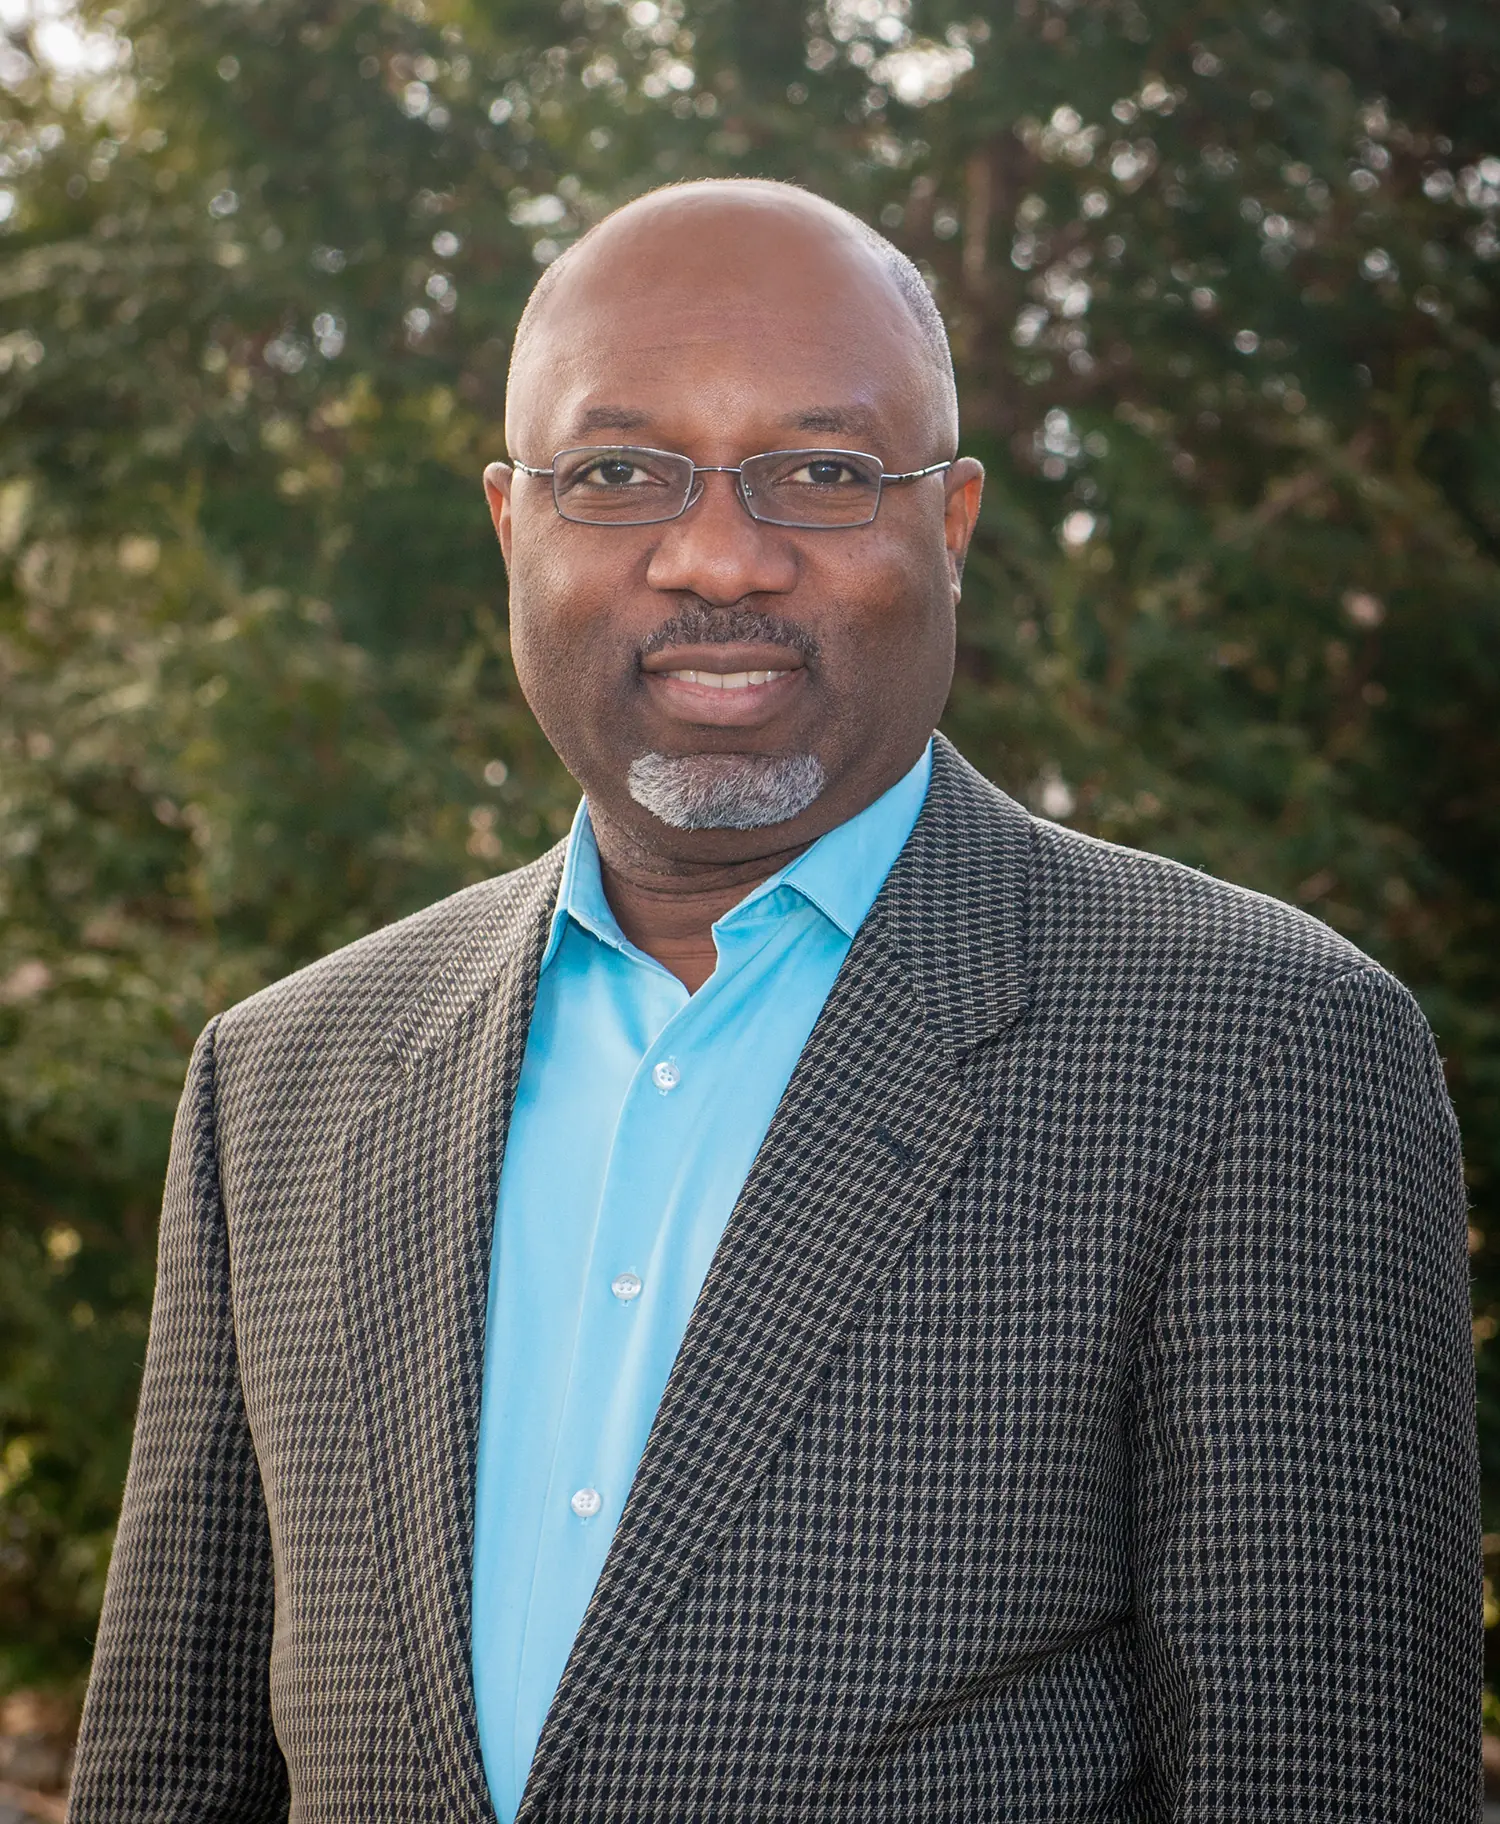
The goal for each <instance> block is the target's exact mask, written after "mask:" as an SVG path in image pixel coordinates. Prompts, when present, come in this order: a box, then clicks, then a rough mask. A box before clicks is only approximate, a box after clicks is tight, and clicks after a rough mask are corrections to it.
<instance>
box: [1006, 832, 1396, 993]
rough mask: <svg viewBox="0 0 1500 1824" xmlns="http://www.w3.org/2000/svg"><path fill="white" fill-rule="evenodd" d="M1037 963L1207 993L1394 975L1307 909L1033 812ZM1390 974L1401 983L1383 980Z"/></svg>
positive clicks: (1281, 989) (1312, 988) (1292, 988)
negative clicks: (1085, 966)
mask: <svg viewBox="0 0 1500 1824" xmlns="http://www.w3.org/2000/svg"><path fill="white" fill-rule="evenodd" d="M1029 815H1030V814H1029V813H1028V816H1029ZM1030 822H1031V825H1032V830H1033V838H1032V853H1033V869H1032V927H1033V935H1034V940H1035V942H1034V949H1033V961H1034V963H1035V964H1036V966H1037V967H1038V968H1040V969H1042V970H1044V971H1050V972H1060V973H1063V974H1066V973H1068V972H1070V971H1072V970H1075V969H1077V968H1078V967H1079V965H1080V964H1081V962H1082V960H1083V957H1084V955H1085V954H1087V955H1088V956H1089V957H1091V958H1092V960H1093V965H1094V968H1095V969H1096V970H1100V971H1102V972H1104V973H1105V974H1106V975H1108V974H1110V973H1115V974H1118V975H1120V976H1121V977H1122V978H1123V977H1128V978H1133V979H1135V980H1137V981H1142V980H1144V981H1147V982H1155V983H1158V984H1160V985H1162V986H1166V985H1168V984H1169V983H1173V982H1176V983H1184V984H1185V983H1186V981H1188V980H1189V979H1192V980H1196V981H1197V982H1198V983H1199V984H1200V986H1201V987H1204V988H1207V989H1209V990H1210V991H1211V990H1212V989H1213V988H1214V987H1215V986H1216V985H1218V986H1222V988H1223V989H1224V991H1225V992H1226V994H1232V993H1244V992H1246V991H1249V992H1250V993H1252V994H1254V992H1255V990H1256V987H1257V986H1259V987H1261V988H1262V989H1264V990H1266V991H1268V992H1270V993H1271V994H1272V995H1273V996H1275V997H1277V998H1279V996H1280V994H1281V993H1285V992H1293V993H1295V992H1297V991H1298V990H1301V991H1303V992H1308V993H1311V992H1316V991H1317V990H1318V989H1319V988H1321V987H1322V986H1325V985H1326V984H1327V983H1329V982H1331V981H1332V980H1334V979H1335V978H1337V977H1339V976H1342V975H1347V974H1350V973H1364V972H1368V973H1370V974H1372V975H1377V976H1382V977H1386V976H1387V972H1386V971H1385V970H1384V969H1383V968H1382V967H1381V966H1380V965H1379V964H1378V963H1376V962H1374V961H1373V960H1372V959H1371V958H1370V957H1368V956H1366V955H1365V953H1364V952H1363V951H1362V950H1360V949H1358V948H1357V947H1356V946H1355V945H1354V944H1352V943H1351V942H1350V941H1349V940H1348V939H1347V938H1346V937H1343V936H1341V935H1340V934H1339V933H1338V932H1336V931H1334V930H1332V929H1331V928H1330V927H1329V926H1328V925H1325V924H1324V923H1323V922H1322V921H1321V920H1320V919H1317V918H1314V917H1313V916H1312V915H1311V914H1310V913H1307V912H1304V911H1302V910H1301V909H1300V908H1298V907H1296V906H1292V905H1288V904H1286V902H1285V901H1283V900H1279V899H1274V898H1272V896H1271V895H1270V894H1267V893H1258V892H1255V891H1253V890H1252V889H1251V888H1249V887H1241V886H1235V885H1234V884H1232V883H1231V882H1229V881H1226V880H1221V879H1219V878H1217V877H1216V876H1214V875H1211V874H1205V873H1203V872H1201V871H1200V870H1198V869H1196V868H1192V867H1188V866H1187V865H1186V864H1184V863H1182V862H1179V861H1173V860H1171V859H1170V858H1169V857H1167V856H1164V855H1157V854H1153V853H1150V852H1148V851H1145V850H1141V849H1131V848H1126V847H1124V846H1123V845H1121V844H1118V843H1112V842H1105V841H1103V840H1102V839H1100V838H1098V837H1094V836H1087V835H1084V834H1083V833H1082V832H1080V831H1077V830H1071V829H1068V828H1066V827H1064V826H1062V825H1059V824H1055V823H1050V822H1048V821H1047V820H1045V819H1044V818H1040V817H1035V816H1031V817H1030ZM1387 979H1392V980H1393V979H1394V978H1387Z"/></svg>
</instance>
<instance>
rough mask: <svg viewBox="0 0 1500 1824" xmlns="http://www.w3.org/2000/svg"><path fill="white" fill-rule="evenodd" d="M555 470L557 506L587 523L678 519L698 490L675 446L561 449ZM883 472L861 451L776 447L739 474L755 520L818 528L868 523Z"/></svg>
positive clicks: (744, 466)
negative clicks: (657, 447) (672, 447)
mask: <svg viewBox="0 0 1500 1824" xmlns="http://www.w3.org/2000/svg"><path fill="white" fill-rule="evenodd" d="M552 469H553V475H552V492H553V497H554V499H555V500H556V502H557V510H558V512H559V513H561V514H562V516H563V518H564V519H573V520H581V521H583V522H584V523H585V524H588V525H601V526H602V525H611V526H644V525H651V524H653V523H655V522H657V521H659V520H665V519H675V518H676V517H677V515H678V514H679V513H681V512H683V511H684V510H685V509H686V507H687V506H688V504H689V502H690V500H691V499H692V498H693V496H694V482H695V477H694V474H693V464H692V461H691V459H690V458H689V457H686V456H682V455H678V454H676V453H675V452H673V451H670V450H647V449H635V448H631V447H628V446H621V447H618V448H610V449H599V448H597V447H596V448H593V449H579V450H561V451H559V452H558V454H557V455H556V456H555V457H554V458H553V461H552ZM880 478H881V468H880V464H879V463H878V462H877V461H876V460H875V459H874V458H873V457H871V456H865V455H861V454H860V453H859V452H857V451H853V450H775V451H771V452H770V453H768V454H766V455H763V456H751V457H749V458H748V459H747V460H746V461H745V462H744V463H742V464H741V465H740V473H739V477H738V480H739V484H740V493H741V497H742V499H743V500H744V502H745V505H746V506H747V507H748V508H749V510H750V513H751V514H752V516H753V517H754V518H756V519H759V520H763V521H765V522H767V523H768V524H770V525H776V526H807V527H816V526H861V525H866V524H868V522H869V521H870V520H872V519H873V518H874V517H875V512H876V509H877V508H878V507H879V505H880ZM698 485H699V486H701V483H699V484H698Z"/></svg>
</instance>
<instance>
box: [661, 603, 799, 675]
mask: <svg viewBox="0 0 1500 1824" xmlns="http://www.w3.org/2000/svg"><path fill="white" fill-rule="evenodd" d="M734 645H746V646H751V645H754V646H787V647H790V648H791V650H792V651H793V652H795V653H797V654H799V655H800V657H801V659H802V661H803V663H804V664H806V665H813V664H816V663H817V659H818V642H817V641H816V640H815V639H814V638H813V636H812V635H811V634H810V633H809V632H808V631H807V629H806V628H805V627H800V626H798V624H797V623H796V622H795V621H788V620H785V619H783V618H782V616H781V615H779V614H761V613H759V612H757V611H756V610H755V609H752V608H732V607H731V608H716V607H714V606H713V605H712V604H711V603H709V602H697V603H695V604H693V605H692V606H691V607H688V608H684V609H683V610H682V612H681V613H680V614H674V615H673V616H672V618H671V620H670V621H663V622H662V624H661V626H660V627H658V628H657V629H656V631H655V632H654V633H651V634H648V635H647V636H646V638H645V640H643V641H642V643H641V648H640V654H639V656H640V657H641V658H643V659H647V658H650V656H651V654H652V653H654V652H661V651H663V650H664V649H665V648H666V647H668V646H734Z"/></svg>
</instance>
